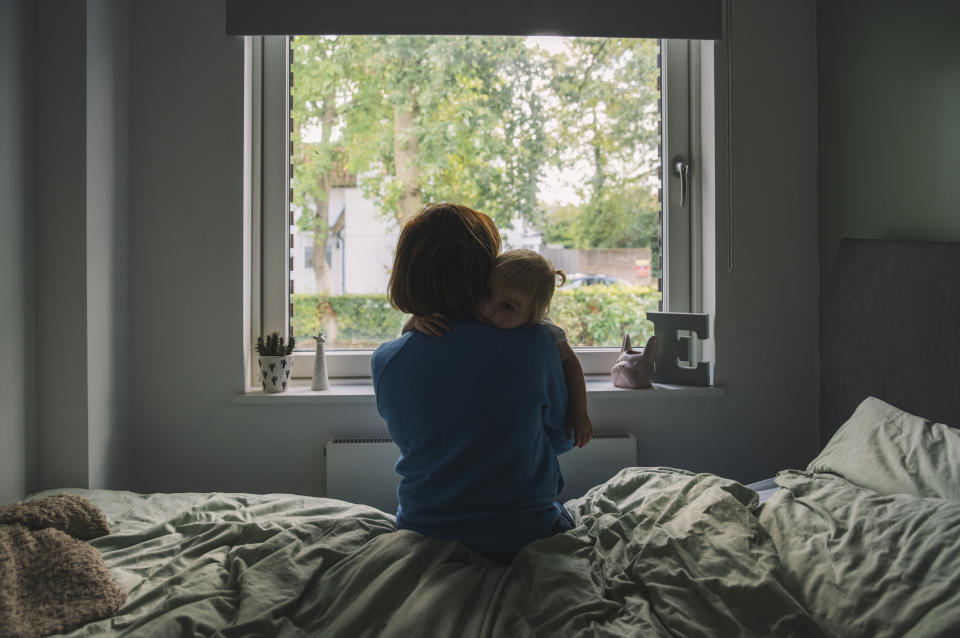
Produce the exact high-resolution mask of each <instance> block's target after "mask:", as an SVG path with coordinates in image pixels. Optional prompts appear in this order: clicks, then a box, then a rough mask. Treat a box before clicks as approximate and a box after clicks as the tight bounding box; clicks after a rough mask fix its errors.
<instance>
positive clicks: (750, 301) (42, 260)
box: [0, 0, 819, 494]
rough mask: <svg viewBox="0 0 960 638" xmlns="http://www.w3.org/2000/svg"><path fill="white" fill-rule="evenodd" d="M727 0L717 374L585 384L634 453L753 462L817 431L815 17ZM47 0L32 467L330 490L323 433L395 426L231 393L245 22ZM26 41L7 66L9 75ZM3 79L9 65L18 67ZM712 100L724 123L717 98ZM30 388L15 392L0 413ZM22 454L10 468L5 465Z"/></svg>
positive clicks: (234, 384) (361, 405)
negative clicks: (688, 394) (632, 440)
mask: <svg viewBox="0 0 960 638" xmlns="http://www.w3.org/2000/svg"><path fill="white" fill-rule="evenodd" d="M733 4H734V10H733V15H732V20H733V22H732V24H733V40H732V48H733V68H734V74H733V78H732V86H733V93H732V102H731V106H732V110H731V112H730V113H731V121H732V125H733V138H734V146H733V148H734V151H733V158H732V159H733V161H732V164H731V165H730V167H731V171H732V177H731V180H732V187H733V196H732V202H733V207H732V209H731V211H727V210H726V208H725V207H726V205H727V203H728V202H729V201H730V200H728V199H726V198H722V199H721V200H720V201H718V211H717V213H718V214H717V215H716V219H715V220H713V221H712V222H711V224H710V225H709V226H708V228H709V229H710V230H711V231H712V232H714V233H715V235H716V237H715V239H716V251H715V253H714V254H713V257H714V259H715V264H714V266H715V268H714V270H715V272H714V273H713V274H712V275H711V278H710V280H711V281H715V287H716V291H715V292H716V294H715V295H714V296H711V297H710V298H711V300H712V299H714V298H715V302H714V303H715V308H714V316H715V335H716V353H717V355H716V356H717V367H716V380H717V382H718V383H720V384H722V385H723V386H724V387H725V388H726V393H725V394H723V395H722V396H719V397H712V398H700V399H693V400H686V401H643V400H634V399H629V400H617V401H612V400H605V399H599V398H594V399H591V405H590V408H591V412H592V415H593V418H594V422H595V423H596V425H597V427H598V429H600V430H623V431H629V432H633V433H635V434H636V435H637V437H638V438H639V440H640V443H641V452H640V462H641V463H642V464H645V465H666V466H674V467H683V468H689V469H693V470H698V471H707V472H714V473H717V474H721V475H725V476H730V477H733V478H738V479H741V480H745V481H746V480H756V479H759V478H762V477H766V476H769V475H771V474H772V473H773V472H774V471H775V470H777V469H780V468H784V467H798V466H802V465H804V464H805V463H806V462H807V461H808V460H809V458H810V457H811V456H812V455H813V453H814V451H815V449H816V436H817V370H816V362H817V359H816V355H815V354H811V353H815V352H816V345H817V341H818V333H817V315H818V307H817V303H818V292H819V288H818V272H817V271H818V258H817V255H818V250H817V249H818V235H817V232H818V231H817V215H816V153H817V151H816V139H817V136H816V126H817V124H816V113H817V108H816V75H815V74H816V34H815V14H814V10H813V6H812V3H809V2H806V1H805V0H794V1H791V2H779V3H767V2H763V1H761V0H736V1H735V2H734V3H733ZM36 6H37V9H36V10H37V15H38V22H37V27H36V29H35V31H33V32H32V34H30V35H34V36H35V40H36V68H37V81H36V102H37V110H36V115H35V117H36V124H37V126H36V143H37V147H36V149H37V150H36V154H37V163H36V166H37V170H36V181H37V184H36V188H35V189H33V192H36V201H35V209H36V219H37V220H38V221H37V223H38V224H42V227H43V229H44V231H43V241H40V242H38V248H37V251H36V252H37V254H36V255H35V259H33V260H32V261H31V263H32V264H34V266H35V270H36V273H37V274H36V283H37V295H38V297H37V300H36V309H37V317H36V322H37V325H38V339H37V343H38V351H39V354H40V356H39V359H40V360H41V361H43V362H44V364H43V370H42V372H41V374H40V376H41V377H42V378H43V380H44V382H43V384H42V386H41V394H40V396H39V397H38V399H37V402H36V403H37V405H38V406H39V410H38V428H37V430H38V438H39V441H38V450H37V464H38V470H39V474H38V480H37V482H36V487H37V488H38V489H39V488H46V487H57V486H63V485H91V486H95V487H100V486H103V487H118V488H127V489H136V490H140V491H158V490H170V491H173V490H231V491H251V492H267V491H282V492H298V493H304V494H323V492H324V489H325V484H324V478H323V477H324V461H323V449H324V444H325V442H326V440H327V439H329V438H331V437H335V436H339V435H345V434H356V435H364V434H382V433H384V432H385V426H384V424H383V423H382V421H381V420H380V418H379V417H378V415H377V414H376V410H375V408H374V406H373V404H372V402H369V401H368V402H358V403H338V404H333V405H318V404H302V403H301V404H297V403H283V404H280V405H278V404H257V405H248V404H238V403H235V402H234V399H235V397H236V396H237V395H238V394H240V393H241V392H242V387H243V386H242V369H243V350H242V348H243V346H242V344H243V336H242V331H243V325H242V317H243V312H244V307H243V272H242V265H243V259H242V255H243V217H242V194H243V171H242V157H241V155H242V152H241V151H242V131H243V111H242V105H243V100H242V98H243V84H242V43H241V40H240V39H239V38H235V37H227V36H225V35H224V21H223V3H222V2H221V1H219V0H204V1H202V2H196V1H193V0H175V1H172V2H166V3H149V2H143V3H131V4H130V5H129V16H127V15H126V14H125V13H124V9H123V8H122V6H124V3H119V2H109V1H102V2H100V1H97V2H93V1H88V2H85V3H57V4H56V5H55V7H56V11H54V10H53V8H54V5H53V3H49V2H41V3H39V4H37V5H36ZM4 10H6V7H5V9H4ZM128 19H129V32H128V34H127V35H124V33H123V31H124V26H125V24H126V23H127V20H128ZM4 23H6V21H4ZM21 34H22V32H21ZM3 46H9V45H8V43H7V40H6V39H5V40H4V45H3ZM127 50H129V58H128V60H129V62H128V64H129V66H128V67H127V69H126V70H125V69H124V67H123V58H124V52H125V51H127ZM25 64H27V61H25V60H23V59H22V58H21V61H20V62H16V63H13V64H12V65H11V64H10V63H9V62H6V61H5V62H2V63H0V65H2V66H0V68H2V69H3V70H4V73H11V72H13V73H14V74H15V75H16V73H21V72H22V71H21V70H22V69H23V68H24V67H23V65H25ZM718 65H719V66H720V68H721V69H723V68H725V64H724V63H723V59H722V56H721V59H719V60H718ZM17 77H19V76H17ZM4 78H5V79H4V80H3V81H4V83H5V84H4V85H3V86H4V87H7V86H11V87H12V88H15V87H18V86H19V85H20V84H23V83H28V82H29V79H28V78H24V79H16V77H15V78H13V79H6V76H4ZM18 103H19V102H16V101H15V100H14V101H11V100H9V99H7V98H4V101H2V102H0V104H2V105H3V107H2V109H0V115H2V117H3V119H2V122H3V123H4V126H5V127H7V126H8V124H7V123H8V122H13V123H14V124H17V123H19V122H21V121H23V120H25V119H29V117H30V116H29V115H28V114H21V112H20V111H17V107H16V104H18ZM718 106H719V107H722V108H721V109H720V111H721V114H722V117H721V118H720V120H721V122H725V121H726V107H727V104H726V102H723V103H722V104H719V105H718ZM4 130H6V129H4ZM18 151H19V152H28V151H29V144H27V143H26V142H20V143H19V147H17V146H16V145H14V146H12V147H9V148H8V147H6V146H5V147H4V149H3V150H2V152H0V157H3V160H4V162H9V160H10V159H11V158H13V159H14V160H15V161H19V156H18V155H17V153H18ZM724 157H725V156H724ZM4 166H6V164H4ZM723 172H724V173H726V169H723ZM26 177H27V182H26V183H29V179H28V178H29V175H27V176H26ZM719 177H720V178H721V179H722V178H723V176H722V175H721V176H719ZM5 179H6V178H5ZM10 179H21V176H19V174H16V177H13V178H10ZM17 192H18V191H17V190H16V189H13V190H12V191H10V193H9V194H8V193H7V192H4V194H3V197H4V198H5V199H4V200H3V202H4V204H5V205H6V203H7V201H10V203H11V204H13V206H14V214H13V216H9V215H8V214H7V213H6V211H5V213H4V218H3V222H2V223H3V230H7V229H11V230H13V231H15V232H16V233H20V234H23V233H24V232H28V230H22V228H25V227H26V226H27V225H28V220H27V218H29V214H28V212H27V211H28V210H29V206H30V204H29V199H30V192H31V189H29V187H28V188H27V190H26V191H25V192H24V193H23V194H19V195H18V194H17ZM22 201H25V202H27V203H21V202H22ZM21 211H23V212H21ZM730 212H732V216H731V214H730ZM731 229H733V230H734V231H735V232H734V234H733V241H732V246H733V253H732V254H731V253H730V252H729V246H730V245H731V241H730V232H731ZM124 239H126V244H125V247H124ZM4 245H6V244H4ZM14 252H16V251H14ZM18 254H19V253H18ZM23 257H28V255H27V254H26V253H23ZM23 257H21V258H23ZM4 258H5V259H13V260H15V259H17V257H8V256H7V253H5V257H4ZM4 263H6V262H4ZM731 263H732V264H733V267H732V269H731V268H730V267H729V264H731ZM124 265H126V275H124V274H123V273H124ZM2 281H3V286H4V288H3V292H4V293H6V292H7V291H10V292H11V293H12V294H13V296H14V298H15V299H17V300H20V299H23V300H24V301H23V305H22V306H21V307H22V308H24V309H25V311H24V312H23V313H22V316H16V315H14V316H13V318H12V319H11V320H10V321H11V322H12V324H13V325H12V327H11V328H9V329H7V328H5V331H4V332H3V333H2V334H3V337H2V338H3V339H4V342H3V344H2V345H8V344H9V343H13V342H14V341H15V338H16V336H17V335H18V334H19V333H20V332H22V331H24V330H29V327H28V326H29V323H30V321H31V319H32V315H31V313H32V312H33V311H32V309H31V303H30V300H29V298H28V297H29V294H30V293H29V288H30V285H29V284H30V281H31V279H30V274H29V273H28V272H24V273H23V274H21V275H14V276H13V277H12V278H8V279H4V280H2ZM24 326H27V327H24ZM9 334H13V335H14V336H13V337H10V336H8V335H9ZM114 335H115V336H116V341H115V342H111V341H110V337H111V336H114ZM186 339H189V340H190V344H189V346H186V347H184V346H181V345H180V344H182V343H183V342H184V341H185V340H186ZM197 344H200V347H197ZM4 365H9V364H7V363H5V364H4ZM125 371H127V372H128V373H129V377H128V379H127V381H124V377H125V376H126V375H125V374H124V372H125ZM15 393H16V394H17V397H19V396H20V390H15ZM637 396H640V395H637ZM30 404H31V402H30V401H29V400H28V399H27V400H23V399H19V398H16V399H15V401H14V402H13V403H11V404H10V405H12V407H11V408H8V407H7V405H8V404H7V402H6V401H5V402H4V407H3V410H4V412H3V417H4V418H5V419H8V420H10V419H14V420H15V419H17V418H19V413H20V412H24V411H29V406H30ZM27 422H29V416H28V419H27ZM23 428H24V426H19V425H14V426H13V427H12V428H8V427H7V425H6V423H5V427H4V431H3V436H4V437H7V438H9V439H11V440H12V441H13V442H14V443H15V445H16V447H17V449H19V448H20V446H21V441H22V440H24V439H26V438H29V437H28V436H27V432H28V431H25V430H24V429H23ZM127 436H128V437H129V438H125V437H127ZM8 456H10V457H11V459H12V460H14V461H16V458H17V456H16V452H14V453H13V454H8ZM20 458H21V460H22V459H23V458H27V459H29V454H28V455H26V456H25V457H20ZM4 459H6V457H4ZM124 461H126V462H128V464H129V465H128V467H129V473H125V469H124V466H123V462H124ZM27 465H29V463H27V462H26V461H23V462H21V463H20V464H19V465H16V464H15V465H14V467H13V469H12V470H9V473H10V474H11V477H12V478H14V479H16V481H17V483H16V484H17V485H21V484H23V482H24V480H25V479H23V478H20V477H22V475H23V471H22V470H21V468H27ZM5 471H7V470H5ZM27 472H28V473H29V468H27ZM4 478H5V479H6V476H4ZM13 491H22V489H19V488H14V490H13Z"/></svg>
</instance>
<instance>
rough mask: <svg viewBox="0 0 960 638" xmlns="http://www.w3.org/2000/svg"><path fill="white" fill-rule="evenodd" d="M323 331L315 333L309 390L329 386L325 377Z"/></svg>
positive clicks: (325, 360)
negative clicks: (315, 350) (315, 346)
mask: <svg viewBox="0 0 960 638" xmlns="http://www.w3.org/2000/svg"><path fill="white" fill-rule="evenodd" d="M324 341H326V339H324V338H323V333H322V332H321V333H319V334H317V354H316V356H315V357H314V358H313V383H311V384H310V389H311V390H326V389H328V388H329V387H330V382H329V380H328V379H327V359H326V355H325V354H324V352H323V342H324Z"/></svg>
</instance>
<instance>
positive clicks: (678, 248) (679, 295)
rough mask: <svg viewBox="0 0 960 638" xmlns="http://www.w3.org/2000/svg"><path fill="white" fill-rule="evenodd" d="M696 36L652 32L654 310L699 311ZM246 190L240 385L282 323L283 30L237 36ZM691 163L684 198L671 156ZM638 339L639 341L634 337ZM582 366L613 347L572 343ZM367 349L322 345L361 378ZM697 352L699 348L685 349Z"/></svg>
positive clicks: (606, 366) (306, 360) (286, 288)
mask: <svg viewBox="0 0 960 638" xmlns="http://www.w3.org/2000/svg"><path fill="white" fill-rule="evenodd" d="M700 46H701V43H700V42H699V41H695V40H662V41H661V48H660V54H661V100H662V110H661V127H662V129H661V130H662V149H661V150H662V155H661V157H662V161H661V170H662V176H661V177H662V179H661V189H662V191H661V198H662V204H661V206H662V211H663V220H662V242H661V243H662V251H661V253H662V259H663V264H662V282H663V304H662V305H663V310H665V311H670V312H701V311H702V310H701V308H702V303H703V283H702V280H703V277H702V271H703V264H702V255H703V249H702V248H703V237H702V232H701V227H702V200H703V198H702V197H701V192H700V188H699V183H700V179H699V173H700V171H699V170H698V167H699V164H700V162H701V157H700V153H699V151H700V138H699V129H700V127H699V122H700V104H701V96H700V68H699V64H700V57H701V56H700ZM245 79H246V81H245V90H246V105H245V106H246V111H245V112H246V115H247V117H246V132H245V135H246V140H245V162H244V166H245V170H246V171H247V176H246V180H245V197H246V199H247V209H248V210H247V214H246V215H245V219H246V224H247V228H246V229H245V231H246V236H247V238H248V239H247V241H248V244H247V251H248V252H247V257H248V258H247V260H246V261H247V263H248V264H249V267H250V272H249V273H247V275H246V276H247V277H248V278H249V279H248V281H247V286H246V288H247V290H248V313H249V317H248V320H247V321H246V324H247V326H246V327H245V330H244V333H245V342H246V343H247V354H246V355H245V361H247V365H246V366H245V367H246V386H247V387H248V388H249V387H251V383H250V381H251V380H252V379H254V378H255V377H256V375H257V372H256V365H257V364H256V357H253V356H251V355H250V353H252V352H253V351H254V345H255V343H256V339H257V336H258V335H260V334H263V333H264V332H272V331H273V330H279V331H280V332H281V334H284V335H286V334H288V333H289V317H288V312H289V311H288V308H289V303H290V297H289V295H290V275H289V265H290V259H291V258H292V252H291V245H290V238H291V233H292V226H291V222H290V220H289V211H290V203H289V196H290V193H289V183H290V170H291V169H290V163H289V153H288V149H289V147H290V131H289V120H290V118H289V115H290V111H289V109H290V99H289V79H290V57H289V38H288V37H287V36H246V37H245ZM678 157H679V158H682V159H684V161H686V162H687V164H688V165H689V166H690V167H691V171H690V175H689V178H688V182H689V183H688V184H687V188H688V193H687V198H686V204H685V205H684V206H682V207H681V206H680V204H681V180H680V179H679V177H677V176H675V175H674V174H673V171H672V166H671V164H672V160H673V159H674V158H678ZM636 345H642V344H636ZM574 350H575V352H576V353H577V356H578V357H579V358H580V361H581V364H582V366H583V370H584V373H585V374H609V372H610V368H611V367H612V366H613V363H614V361H615V360H616V358H617V356H619V348H616V347H608V348H575V349H574ZM372 352H373V351H372V350H328V351H327V352H326V360H327V373H328V375H329V376H330V378H353V379H363V378H367V379H369V376H370V356H371V354H372ZM694 352H695V353H696V352H698V349H696V348H695V349H694ZM313 359H314V355H313V353H312V352H303V353H295V355H294V368H293V376H294V377H310V376H311V375H312V372H313Z"/></svg>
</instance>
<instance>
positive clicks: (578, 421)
mask: <svg viewBox="0 0 960 638" xmlns="http://www.w3.org/2000/svg"><path fill="white" fill-rule="evenodd" d="M558 277H559V278H560V285H563V283H564V282H565V281H566V275H565V274H564V272H563V271H562V270H554V268H553V264H551V263H550V261H549V260H547V259H546V258H545V257H543V256H542V255H540V254H538V253H536V252H534V251H532V250H527V249H525V248H519V249H516V250H508V251H506V252H504V253H501V254H500V255H499V256H498V257H497V260H496V262H494V265H493V270H491V271H490V278H489V280H488V282H487V288H488V290H487V294H486V295H484V297H483V298H481V299H480V303H478V304H477V307H476V309H475V310H474V318H475V319H477V320H478V321H481V322H483V323H488V324H490V325H492V326H495V327H497V328H500V329H501V330H511V329H513V328H519V327H520V326H526V325H533V324H537V323H539V324H540V325H542V326H543V327H544V328H546V329H547V331H548V332H549V333H550V335H551V336H552V337H553V339H554V341H555V342H556V344H557V348H558V350H559V351H560V361H561V362H562V363H563V375H564V378H565V379H566V382H567V393H568V395H569V405H568V407H567V421H566V431H567V437H568V438H569V437H570V436H571V435H574V436H575V438H574V440H573V444H574V445H576V446H577V447H583V446H584V445H586V444H587V443H588V442H589V441H590V439H591V438H592V437H593V424H592V423H591V422H590V417H589V416H588V415H587V388H586V382H585V381H584V378H583V368H581V367H580V360H579V359H577V355H576V354H575V353H574V352H573V349H572V348H571V347H570V344H569V343H567V336H566V333H564V331H563V329H562V328H560V327H559V326H557V325H555V324H554V323H553V322H551V321H550V320H549V319H547V318H546V314H547V310H548V309H549V308H550V300H551V299H552V298H553V291H554V288H555V287H556V281H557V278H558ZM449 327H450V326H449V324H447V322H446V318H445V317H444V316H442V315H420V316H418V315H414V316H412V317H410V319H409V320H407V323H406V324H405V325H404V327H403V332H409V331H410V330H419V331H420V332H423V333H426V334H428V335H431V336H434V337H439V336H440V335H441V334H442V333H443V331H444V330H448V329H449Z"/></svg>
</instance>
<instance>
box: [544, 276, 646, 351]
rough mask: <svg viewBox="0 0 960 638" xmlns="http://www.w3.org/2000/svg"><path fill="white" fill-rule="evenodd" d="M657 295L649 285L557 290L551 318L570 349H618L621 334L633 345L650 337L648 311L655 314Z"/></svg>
mask: <svg viewBox="0 0 960 638" xmlns="http://www.w3.org/2000/svg"><path fill="white" fill-rule="evenodd" d="M659 301H660V293H659V292H657V291H656V290H654V289H653V288H651V287H649V286H622V285H615V286H581V287H580V288H572V289H570V290H564V289H563V288H560V289H558V290H557V291H556V292H555V293H554V295H553V303H552V304H551V305H550V318H551V320H552V321H553V322H554V323H556V324H557V325H558V326H560V327H561V328H563V329H564V330H565V331H566V333H567V341H569V342H570V345H572V346H619V345H620V342H621V340H622V339H623V335H625V334H629V335H630V339H631V340H632V341H633V342H634V343H640V344H642V343H645V342H646V340H647V339H648V338H649V337H651V336H653V323H652V322H650V321H649V320H647V312H648V311H656V310H657V304H658V302H659Z"/></svg>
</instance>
